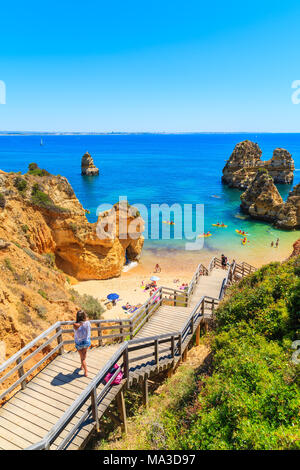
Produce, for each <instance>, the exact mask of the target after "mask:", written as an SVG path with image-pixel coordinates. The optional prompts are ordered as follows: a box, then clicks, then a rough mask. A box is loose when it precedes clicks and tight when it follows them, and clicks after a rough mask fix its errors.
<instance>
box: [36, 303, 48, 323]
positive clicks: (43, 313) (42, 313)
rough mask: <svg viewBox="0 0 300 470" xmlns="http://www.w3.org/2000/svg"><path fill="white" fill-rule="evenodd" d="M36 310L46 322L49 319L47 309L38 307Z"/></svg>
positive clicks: (41, 306)
mask: <svg viewBox="0 0 300 470" xmlns="http://www.w3.org/2000/svg"><path fill="white" fill-rule="evenodd" d="M35 310H36V312H37V314H38V316H39V317H40V318H42V319H43V320H46V318H47V308H46V307H44V306H43V305H37V306H36V307H35Z"/></svg>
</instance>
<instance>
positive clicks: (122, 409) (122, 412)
mask: <svg viewBox="0 0 300 470" xmlns="http://www.w3.org/2000/svg"><path fill="white" fill-rule="evenodd" d="M117 404H118V409H119V414H120V417H121V428H122V432H123V433H124V434H127V416H126V407H125V400H124V394H123V390H120V392H119V393H118V395H117Z"/></svg>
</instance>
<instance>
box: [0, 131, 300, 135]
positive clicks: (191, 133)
mask: <svg viewBox="0 0 300 470" xmlns="http://www.w3.org/2000/svg"><path fill="white" fill-rule="evenodd" d="M238 134H246V135H248V134H249V135H250V134H251V135H253V134H255V135H263V134H283V135H284V134H295V135H297V134H300V132H292V131H291V132H270V131H266V132H261V131H259V132H253V131H209V132H208V131H186V132H185V131H177V132H175V131H174V132H167V131H159V132H158V131H157V132H155V131H147V132H140V131H130V132H122V131H111V132H100V131H97V132H90V131H89V132H88V131H87V132H67V131H64V132H63V131H62V132H60V131H56V132H49V131H0V136H1V135H2V136H3V135H4V136H5V135H8V136H17V135H40V136H43V135H110V136H111V135H238Z"/></svg>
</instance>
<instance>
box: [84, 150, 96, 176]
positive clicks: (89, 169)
mask: <svg viewBox="0 0 300 470" xmlns="http://www.w3.org/2000/svg"><path fill="white" fill-rule="evenodd" d="M81 174H82V175H86V176H94V175H99V168H97V167H96V166H95V165H94V161H93V159H92V157H91V155H90V154H89V152H86V153H85V154H84V155H83V157H82V159H81Z"/></svg>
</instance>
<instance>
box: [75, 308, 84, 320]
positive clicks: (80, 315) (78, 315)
mask: <svg viewBox="0 0 300 470" xmlns="http://www.w3.org/2000/svg"><path fill="white" fill-rule="evenodd" d="M85 320H86V313H85V312H84V311H83V310H78V312H77V313H76V323H80V322H81V321H85Z"/></svg>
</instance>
